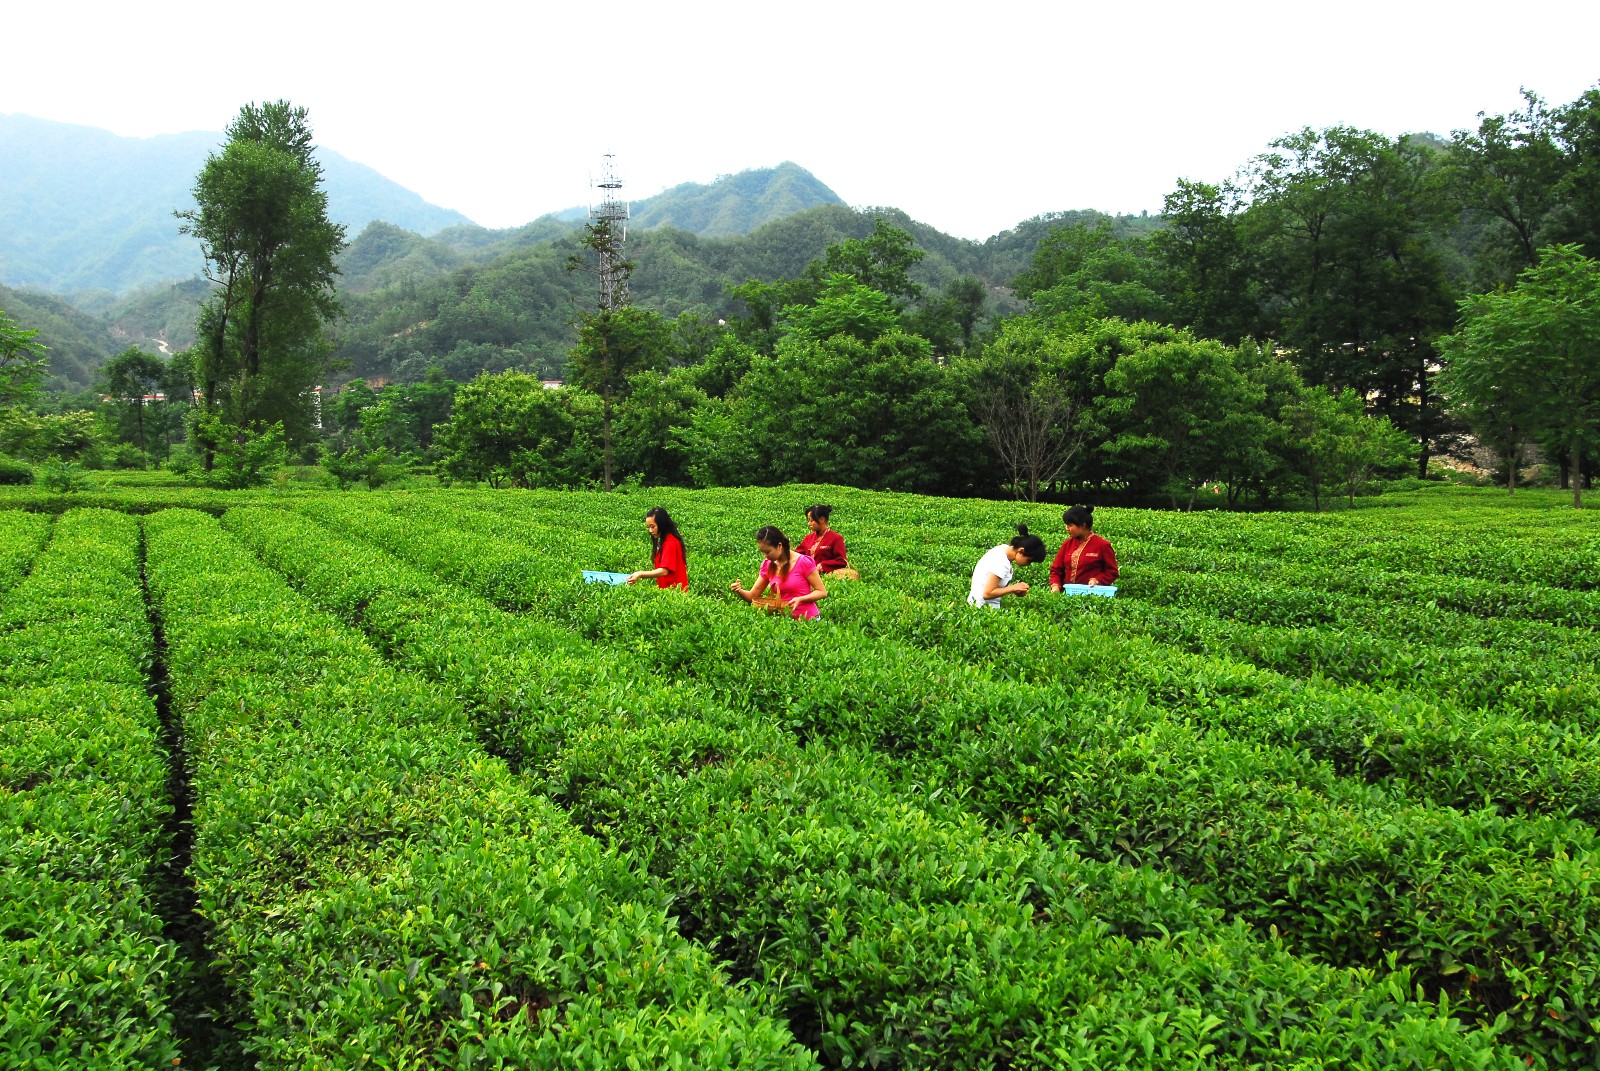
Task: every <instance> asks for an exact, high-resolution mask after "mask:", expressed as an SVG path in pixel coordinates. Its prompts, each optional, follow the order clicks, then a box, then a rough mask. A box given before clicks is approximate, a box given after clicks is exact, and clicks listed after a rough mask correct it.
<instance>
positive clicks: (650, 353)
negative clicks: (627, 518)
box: [567, 306, 672, 491]
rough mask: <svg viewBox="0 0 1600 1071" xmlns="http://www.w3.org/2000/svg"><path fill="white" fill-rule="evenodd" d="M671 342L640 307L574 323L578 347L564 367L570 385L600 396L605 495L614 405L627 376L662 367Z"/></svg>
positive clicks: (628, 382) (664, 325)
mask: <svg viewBox="0 0 1600 1071" xmlns="http://www.w3.org/2000/svg"><path fill="white" fill-rule="evenodd" d="M671 344H672V325H671V324H670V323H668V322H667V321H665V320H663V319H662V318H661V317H660V316H659V315H657V314H656V313H653V312H648V311H646V310H644V309H636V308H632V307H628V306H624V307H622V308H618V309H601V310H599V311H598V312H588V313H584V314H583V316H582V317H580V319H579V321H578V344H577V345H576V346H574V347H573V348H572V351H571V352H570V353H569V354H568V355H567V368H568V371H569V375H570V378H571V380H572V382H573V383H575V384H577V385H578V386H579V387H581V388H583V389H584V390H587V391H590V392H591V393H593V394H595V395H598V396H599V398H600V406H601V437H602V444H603V451H604V464H603V468H602V471H603V474H604V475H603V481H602V482H603V486H604V487H605V489H606V490H607V491H609V490H611V483H612V453H613V445H612V444H613V436H612V421H613V418H614V416H615V412H616V406H617V403H618V402H619V401H620V400H621V399H623V398H625V397H627V395H628V392H629V391H630V390H631V389H632V387H633V382H632V379H631V377H632V376H634V375H635V374H636V373H639V372H643V371H646V370H659V369H661V368H662V367H664V366H665V364H666V361H667V355H668V354H669V353H670V351H671Z"/></svg>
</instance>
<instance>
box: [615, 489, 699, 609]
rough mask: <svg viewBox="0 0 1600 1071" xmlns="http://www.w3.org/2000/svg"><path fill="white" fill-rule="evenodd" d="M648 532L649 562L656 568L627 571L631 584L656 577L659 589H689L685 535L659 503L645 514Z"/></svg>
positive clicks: (645, 525) (645, 524)
mask: <svg viewBox="0 0 1600 1071" xmlns="http://www.w3.org/2000/svg"><path fill="white" fill-rule="evenodd" d="M644 527H645V531H647V532H649V533H650V542H651V553H650V561H651V562H652V563H654V565H655V568H654V569H646V570H643V571H641V572H637V573H629V574H628V583H630V584H632V583H633V582H634V581H636V580H648V579H651V578H654V579H655V582H656V587H658V588H682V589H683V590H684V591H688V590H689V563H688V561H687V560H686V559H685V558H684V556H683V537H682V536H680V535H678V526H677V525H676V524H674V523H673V521H672V518H671V517H669V516H667V511H666V510H664V509H662V508H661V507H660V506H657V507H655V508H654V509H652V510H651V511H650V512H649V513H646V514H645V515H644Z"/></svg>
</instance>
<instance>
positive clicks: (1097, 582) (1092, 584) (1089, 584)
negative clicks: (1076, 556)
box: [1084, 577, 1100, 588]
mask: <svg viewBox="0 0 1600 1071" xmlns="http://www.w3.org/2000/svg"><path fill="white" fill-rule="evenodd" d="M1099 586H1100V578H1099V577H1095V578H1094V579H1093V580H1090V581H1088V582H1087V583H1086V584H1084V587H1089V588H1096V587H1099Z"/></svg>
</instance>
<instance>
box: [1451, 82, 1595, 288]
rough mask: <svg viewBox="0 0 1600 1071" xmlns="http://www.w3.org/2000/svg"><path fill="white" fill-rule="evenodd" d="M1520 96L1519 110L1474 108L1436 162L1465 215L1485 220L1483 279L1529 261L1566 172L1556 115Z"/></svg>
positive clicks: (1509, 273) (1496, 278)
mask: <svg viewBox="0 0 1600 1071" xmlns="http://www.w3.org/2000/svg"><path fill="white" fill-rule="evenodd" d="M1522 98H1523V108H1522V109H1521V110H1520V111H1516V112H1512V113H1511V114H1510V115H1486V114H1484V113H1482V112H1480V113H1478V128H1477V129H1476V130H1470V131H1469V130H1458V131H1456V132H1455V134H1454V136H1453V138H1452V140H1451V152H1450V155H1449V157H1448V159H1447V161H1446V164H1445V167H1444V175H1445V177H1446V179H1447V180H1448V181H1449V182H1450V183H1451V184H1452V185H1453V186H1454V189H1455V192H1456V195H1457V196H1458V197H1459V198H1460V199H1461V204H1462V206H1463V208H1464V209H1465V210H1466V213H1467V214H1468V216H1469V217H1471V218H1475V219H1480V220H1483V221H1485V222H1486V223H1488V224H1489V226H1488V228H1487V231H1486V234H1485V235H1484V237H1483V247H1484V248H1483V252H1482V258H1483V265H1482V268H1481V270H1480V272H1479V275H1480V278H1481V279H1482V280H1483V281H1485V282H1487V283H1490V284H1497V283H1501V282H1505V281H1507V280H1509V279H1511V278H1514V277H1515V276H1516V274H1517V273H1518V272H1520V271H1521V270H1522V269H1524V268H1527V267H1529V266H1530V265H1532V264H1533V262H1534V261H1535V260H1536V259H1537V257H1538V254H1537V252H1536V251H1537V249H1538V248H1539V246H1540V245H1541V244H1543V242H1542V241H1541V239H1542V238H1543V237H1544V236H1545V235H1546V233H1547V231H1548V229H1549V226H1550V224H1551V223H1552V216H1553V214H1554V213H1555V211H1556V209H1557V208H1558V206H1559V205H1560V203H1561V189H1560V186H1561V180H1562V177H1563V175H1564V174H1565V172H1566V170H1567V166H1566V161H1565V159H1564V156H1563V153H1562V150H1561V146H1560V144H1559V123H1558V117H1557V115H1556V114H1555V113H1553V112H1552V111H1551V110H1550V108H1549V107H1547V106H1546V104H1545V102H1544V101H1542V100H1540V99H1539V96H1538V94H1536V93H1531V92H1529V91H1528V90H1523V92H1522Z"/></svg>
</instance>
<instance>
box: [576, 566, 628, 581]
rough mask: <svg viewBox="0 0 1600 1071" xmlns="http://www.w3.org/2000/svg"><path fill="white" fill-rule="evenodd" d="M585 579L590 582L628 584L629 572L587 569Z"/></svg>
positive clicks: (584, 574)
mask: <svg viewBox="0 0 1600 1071" xmlns="http://www.w3.org/2000/svg"><path fill="white" fill-rule="evenodd" d="M583 579H584V580H585V581H586V582H587V583H590V584H626V583H627V582H628V574H627V573H603V572H601V571H600V570H598V569H585V570H584V571H583Z"/></svg>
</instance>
